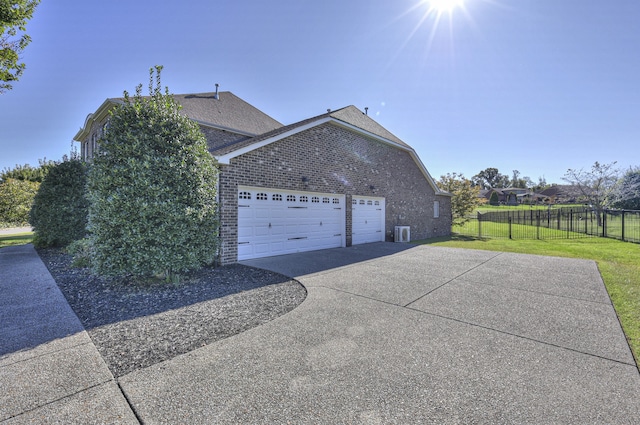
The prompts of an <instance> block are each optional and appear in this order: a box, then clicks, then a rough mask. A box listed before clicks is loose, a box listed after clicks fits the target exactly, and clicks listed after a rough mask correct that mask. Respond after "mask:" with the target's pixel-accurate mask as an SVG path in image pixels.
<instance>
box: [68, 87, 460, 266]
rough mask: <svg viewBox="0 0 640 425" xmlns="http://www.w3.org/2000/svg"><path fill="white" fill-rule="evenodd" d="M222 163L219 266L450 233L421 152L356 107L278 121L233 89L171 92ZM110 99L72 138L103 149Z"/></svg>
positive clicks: (441, 197) (447, 209)
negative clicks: (403, 233)
mask: <svg viewBox="0 0 640 425" xmlns="http://www.w3.org/2000/svg"><path fill="white" fill-rule="evenodd" d="M175 99H176V101H177V102H178V103H179V104H180V105H182V107H183V109H182V110H181V112H182V113H183V114H185V115H186V116H187V117H189V118H191V119H192V120H194V121H195V122H196V123H198V124H199V125H200V128H201V129H202V131H203V133H204V134H205V136H206V138H207V142H208V146H209V151H210V152H211V154H212V155H213V156H214V157H215V158H216V159H217V160H218V163H219V168H220V175H219V191H218V193H219V208H220V222H221V223H220V238H221V242H222V243H221V253H220V260H221V263H223V264H227V263H233V262H236V261H239V260H243V259H250V258H257V257H266V256H271V255H280V254H287V253H293V252H299V251H311V250H317V249H323V248H330V247H344V246H350V245H355V244H362V243H367V242H375V241H392V240H393V239H394V228H395V226H409V227H410V235H411V239H412V240H415V239H425V238H431V237H436V236H445V235H449V234H450V231H451V195H450V194H448V193H446V192H444V191H441V190H440V189H439V188H438V186H437V185H436V183H435V181H434V180H433V178H432V177H431V175H430V174H429V172H428V171H427V169H426V168H425V167H424V165H423V164H422V161H420V158H419V157H418V155H417V154H416V152H415V151H414V150H413V148H411V146H409V145H408V144H406V143H405V142H403V141H402V140H400V139H399V138H397V137H396V136H394V135H393V134H392V133H390V132H389V131H388V130H386V129H385V128H383V127H382V126H381V125H380V124H378V123H377V122H376V121H374V120H373V119H371V118H370V117H369V116H368V115H367V114H366V113H363V112H362V111H360V110H359V109H357V108H356V107H354V106H347V107H345V108H342V109H338V110H336V111H333V112H331V111H329V112H327V113H323V114H321V115H318V116H315V117H312V118H308V119H305V120H303V121H300V122H297V123H294V124H290V125H286V126H285V125H282V124H281V123H279V122H278V121H276V120H275V119H273V118H271V117H270V116H268V115H266V114H265V113H263V112H261V111H260V110H258V109H257V108H255V107H253V106H251V105H249V104H248V103H246V102H245V101H243V100H242V99H240V98H238V97H237V96H235V95H234V94H232V93H230V92H217V91H216V92H215V93H199V94H182V95H175ZM121 102H122V100H121V99H117V98H116V99H107V100H106V101H104V102H103V103H102V105H101V106H100V107H99V108H98V109H97V110H96V111H95V112H94V113H92V114H90V115H89V116H88V117H87V119H86V120H85V123H84V126H83V127H82V129H80V131H79V132H78V133H77V134H76V135H75V137H74V140H75V141H77V142H79V143H80V146H81V154H82V157H83V158H85V159H87V160H90V159H91V158H92V157H93V155H96V154H97V152H99V140H100V137H101V135H102V134H103V132H104V131H105V125H106V124H107V120H108V117H109V111H110V109H111V108H113V107H114V106H115V105H117V104H118V103H121Z"/></svg>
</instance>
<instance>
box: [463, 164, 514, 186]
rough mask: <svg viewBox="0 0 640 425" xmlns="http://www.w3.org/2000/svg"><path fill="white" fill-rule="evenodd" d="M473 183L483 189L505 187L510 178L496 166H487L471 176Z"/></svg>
mask: <svg viewBox="0 0 640 425" xmlns="http://www.w3.org/2000/svg"><path fill="white" fill-rule="evenodd" d="M472 180H473V183H474V184H475V185H476V186H480V187H482V188H483V189H493V188H501V187H507V186H508V185H509V182H510V179H509V177H508V176H505V175H504V174H500V172H499V171H498V169H497V168H487V169H484V170H482V171H480V172H479V173H478V174H476V175H475V176H473V177H472Z"/></svg>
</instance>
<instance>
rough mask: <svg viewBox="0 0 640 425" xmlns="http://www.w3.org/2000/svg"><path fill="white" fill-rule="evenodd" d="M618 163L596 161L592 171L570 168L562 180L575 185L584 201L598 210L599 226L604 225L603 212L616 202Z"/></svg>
mask: <svg viewBox="0 0 640 425" xmlns="http://www.w3.org/2000/svg"><path fill="white" fill-rule="evenodd" d="M615 165H616V162H612V163H610V164H600V163H599V162H598V161H596V162H595V163H594V164H593V165H592V166H591V170H587V171H585V170H584V169H580V170H575V169H571V168H569V169H568V170H567V172H566V173H565V175H564V177H563V178H562V179H563V180H564V181H566V182H568V183H569V184H572V185H574V186H575V187H576V188H577V189H578V191H579V192H580V196H581V198H582V200H583V201H584V202H586V203H588V204H589V205H591V206H593V208H595V210H596V216H597V218H598V225H599V226H601V225H602V211H603V210H604V209H605V208H607V207H608V206H610V205H611V204H612V202H613V201H614V195H615V193H616V190H617V186H618V181H619V171H618V169H616V168H615Z"/></svg>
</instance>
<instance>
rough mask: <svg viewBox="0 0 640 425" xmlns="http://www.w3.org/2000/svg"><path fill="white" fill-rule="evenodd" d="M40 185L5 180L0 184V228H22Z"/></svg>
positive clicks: (27, 218) (27, 219)
mask: <svg viewBox="0 0 640 425" xmlns="http://www.w3.org/2000/svg"><path fill="white" fill-rule="evenodd" d="M39 186H40V183H38V182H31V181H24V180H16V179H7V180H5V181H3V182H2V183H0V227H2V226H24V225H25V224H28V222H29V210H30V209H31V204H32V203H33V198H34V197H35V196H36V192H37V191H38V187H39Z"/></svg>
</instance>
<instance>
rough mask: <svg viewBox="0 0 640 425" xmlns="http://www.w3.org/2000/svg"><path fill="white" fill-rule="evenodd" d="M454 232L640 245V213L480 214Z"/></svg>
mask: <svg viewBox="0 0 640 425" xmlns="http://www.w3.org/2000/svg"><path fill="white" fill-rule="evenodd" d="M454 232H455V233H458V234H461V235H467V236H476V237H479V238H509V239H570V238H584V237H596V236H597V237H605V238H613V239H619V240H623V241H628V242H636V243H640V211H628V210H604V211H600V212H598V211H597V210H596V209H594V208H579V207H571V208H549V209H544V210H539V209H531V210H509V211H490V212H485V213H478V214H477V216H476V217H474V218H472V219H471V220H470V221H469V222H468V223H466V224H465V225H464V226H462V227H455V228H454Z"/></svg>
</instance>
